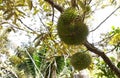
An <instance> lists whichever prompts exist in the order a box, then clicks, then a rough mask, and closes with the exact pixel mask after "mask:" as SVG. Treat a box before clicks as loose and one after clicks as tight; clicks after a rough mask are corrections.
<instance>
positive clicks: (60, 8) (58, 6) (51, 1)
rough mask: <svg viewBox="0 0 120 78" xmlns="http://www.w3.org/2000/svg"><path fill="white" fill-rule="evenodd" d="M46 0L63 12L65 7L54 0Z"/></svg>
mask: <svg viewBox="0 0 120 78" xmlns="http://www.w3.org/2000/svg"><path fill="white" fill-rule="evenodd" d="M45 1H46V2H48V3H49V4H50V5H51V6H53V7H55V8H56V9H57V10H58V11H60V12H61V13H62V12H63V8H62V7H61V6H60V5H58V4H56V3H54V2H53V0H45Z"/></svg>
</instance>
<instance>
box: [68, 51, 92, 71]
mask: <svg viewBox="0 0 120 78" xmlns="http://www.w3.org/2000/svg"><path fill="white" fill-rule="evenodd" d="M70 62H71V64H72V66H73V67H74V69H76V70H78V71H80V70H83V69H85V68H87V67H89V66H90V64H91V62H92V57H91V56H90V54H88V53H83V52H78V53H75V54H74V55H72V57H71V60H70Z"/></svg>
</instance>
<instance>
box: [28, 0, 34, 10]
mask: <svg viewBox="0 0 120 78" xmlns="http://www.w3.org/2000/svg"><path fill="white" fill-rule="evenodd" d="M27 3H28V7H29V9H30V10H31V9H32V7H33V4H32V1H31V0H27Z"/></svg>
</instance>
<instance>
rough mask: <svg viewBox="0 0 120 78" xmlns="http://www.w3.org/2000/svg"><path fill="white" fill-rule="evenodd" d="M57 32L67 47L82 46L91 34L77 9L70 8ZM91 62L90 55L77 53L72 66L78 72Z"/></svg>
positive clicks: (61, 17)
mask: <svg viewBox="0 0 120 78" xmlns="http://www.w3.org/2000/svg"><path fill="white" fill-rule="evenodd" d="M57 31H58V35H59V37H60V39H61V41H63V42H64V43H65V44H67V45H81V44H83V43H84V42H85V41H86V39H87V36H88V34H89V30H88V27H87V25H86V24H85V23H84V22H83V21H82V19H81V18H80V15H79V12H78V11H77V10H76V9H75V8H68V9H66V10H65V11H64V12H63V13H62V14H61V15H60V17H59V19H58V23H57ZM91 62H92V59H91V56H90V54H88V53H85V52H77V53H75V54H73V55H72V56H71V65H72V66H73V67H74V69H76V70H78V71H80V70H83V69H85V68H87V67H89V66H90V64H91Z"/></svg>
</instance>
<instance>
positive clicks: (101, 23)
mask: <svg viewBox="0 0 120 78" xmlns="http://www.w3.org/2000/svg"><path fill="white" fill-rule="evenodd" d="M119 8H120V6H118V7H117V8H116V9H115V10H114V11H113V12H112V13H111V14H110V15H109V16H107V17H106V18H105V19H104V20H103V21H102V22H101V23H100V24H99V25H98V26H97V27H96V28H95V29H93V30H91V31H90V32H93V31H95V30H97V29H98V28H99V27H100V26H101V25H102V24H103V23H104V22H105V21H106V20H107V19H108V18H110V17H111V16H112V15H113V14H114V13H115V12H116V11H117V10H118V9H119Z"/></svg>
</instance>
